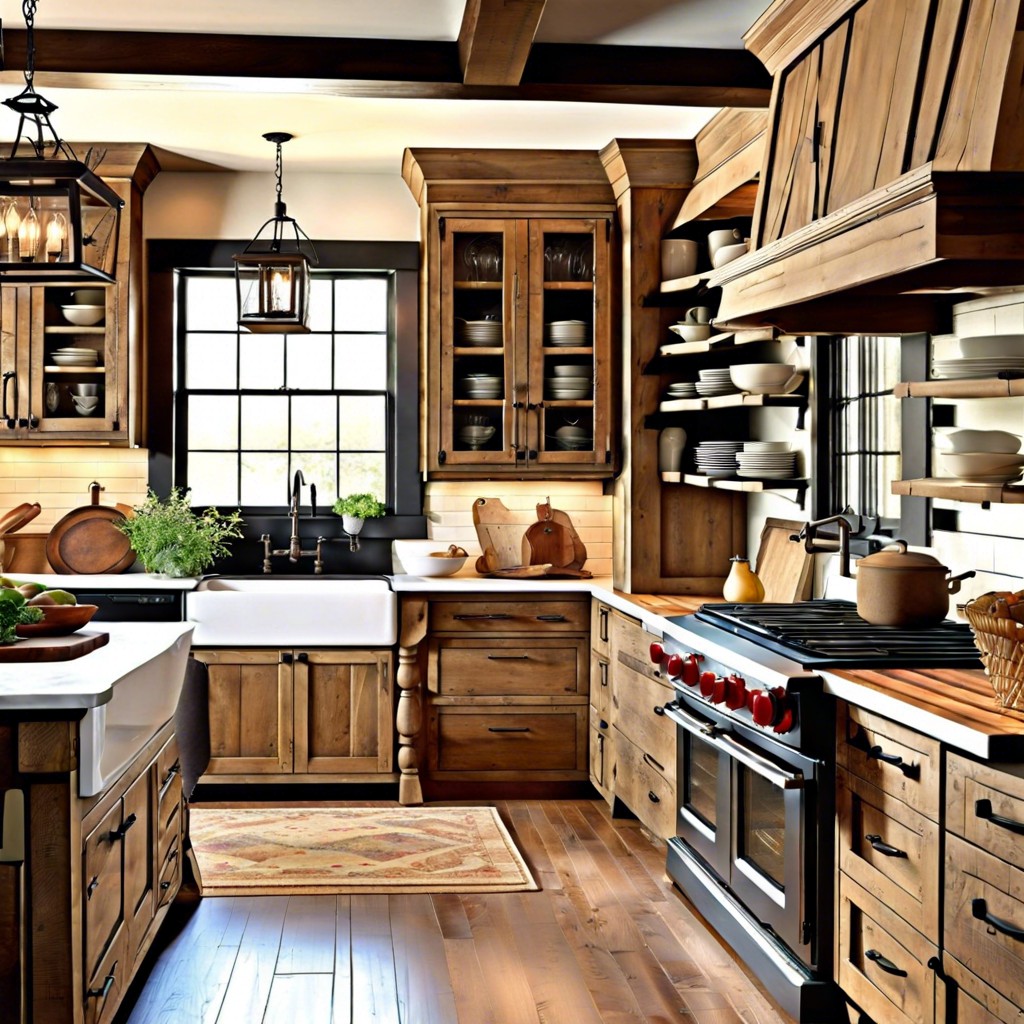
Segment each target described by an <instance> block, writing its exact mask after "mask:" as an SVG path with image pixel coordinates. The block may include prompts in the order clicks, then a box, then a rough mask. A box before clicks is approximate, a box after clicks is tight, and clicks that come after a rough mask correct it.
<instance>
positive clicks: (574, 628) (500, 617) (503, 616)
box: [430, 598, 590, 634]
mask: <svg viewBox="0 0 1024 1024" xmlns="http://www.w3.org/2000/svg"><path fill="white" fill-rule="evenodd" d="M430 628H431V630H432V631H433V632H435V633H504V632H508V633H515V632H519V633H522V632H527V633H534V634H535V633H538V632H539V633H547V632H549V631H550V632H561V633H588V632H589V629H590V601H589V599H588V598H578V599H573V598H560V599H556V600H542V599H536V600H534V599H527V600H525V601H509V600H508V599H507V598H505V599H496V598H481V599H479V600H472V599H470V598H460V599H459V600H458V601H445V600H432V601H431V602H430Z"/></svg>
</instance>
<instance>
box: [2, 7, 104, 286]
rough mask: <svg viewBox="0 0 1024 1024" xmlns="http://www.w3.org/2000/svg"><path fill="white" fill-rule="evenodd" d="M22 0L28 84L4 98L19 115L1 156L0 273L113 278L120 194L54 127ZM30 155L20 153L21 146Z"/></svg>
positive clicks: (30, 10) (93, 158) (91, 156)
mask: <svg viewBox="0 0 1024 1024" xmlns="http://www.w3.org/2000/svg"><path fill="white" fill-rule="evenodd" d="M37 4H38V0H23V3H22V5H21V9H22V13H23V14H24V16H25V28H26V57H25V88H24V89H23V90H22V91H21V92H20V93H18V95H17V96H12V97H11V98H10V99H6V100H4V101H3V104H4V106H6V107H9V108H10V109H11V110H13V111H14V112H15V113H16V114H18V116H19V121H18V132H17V134H16V135H15V137H14V142H13V144H12V145H11V150H10V153H9V155H8V157H7V158H6V159H0V211H2V212H0V215H2V217H3V221H2V224H0V275H2V276H4V277H6V278H11V279H14V280H16V281H18V282H26V283H33V282H45V281H49V280H53V279H54V278H55V277H60V278H61V279H62V280H67V281H72V282H73V281H76V280H83V279H84V280H90V281H95V280H100V281H107V282H113V281H114V279H115V274H116V271H117V242H118V233H119V229H120V225H121V208H122V207H123V206H124V201H123V200H122V199H121V197H120V196H119V195H118V194H117V193H116V192H115V191H114V190H113V189H112V188H111V187H110V186H109V185H107V183H106V182H104V181H103V180H102V179H101V178H99V177H97V175H96V174H95V173H93V168H95V167H96V165H97V164H99V162H100V161H101V160H102V159H103V156H104V154H103V153H95V152H94V151H93V150H92V149H90V150H89V152H88V153H87V154H86V156H85V160H84V161H80V160H79V159H78V157H77V156H75V152H74V150H73V149H72V148H71V147H70V146H69V145H68V144H67V143H66V142H64V141H63V140H62V139H61V138H60V137H59V136H58V135H57V132H56V129H55V128H54V127H53V123H52V122H51V120H50V115H51V114H52V113H53V112H54V111H55V110H56V109H57V106H56V104H55V103H51V102H50V101H49V100H48V99H46V98H45V97H43V96H40V95H39V93H37V92H36V90H35V87H34V85H33V77H34V75H35V33H34V24H35V10H36V6H37ZM22 143H25V144H26V145H27V146H29V147H31V150H32V154H33V155H32V156H19V153H18V149H19V146H20V145H21V144H22Z"/></svg>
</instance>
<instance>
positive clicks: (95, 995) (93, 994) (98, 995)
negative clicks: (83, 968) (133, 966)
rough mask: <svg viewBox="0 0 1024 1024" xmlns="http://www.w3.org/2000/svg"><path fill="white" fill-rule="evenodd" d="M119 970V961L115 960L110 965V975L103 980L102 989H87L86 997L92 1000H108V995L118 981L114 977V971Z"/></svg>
mask: <svg viewBox="0 0 1024 1024" xmlns="http://www.w3.org/2000/svg"><path fill="white" fill-rule="evenodd" d="M116 970H117V961H116V960H115V961H114V962H113V963H112V964H111V965H110V973H109V974H108V975H107V976H106V977H105V978H104V979H103V987H102V988H87V989H86V990H85V994H86V996H88V997H89V998H90V999H106V998H107V994H108V993H109V992H110V990H111V989H112V988H113V987H114V982H115V981H117V977H116V976H115V975H114V971H116Z"/></svg>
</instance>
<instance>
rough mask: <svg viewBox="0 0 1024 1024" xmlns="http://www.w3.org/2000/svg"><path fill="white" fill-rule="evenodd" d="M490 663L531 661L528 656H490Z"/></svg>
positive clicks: (488, 656)
mask: <svg viewBox="0 0 1024 1024" xmlns="http://www.w3.org/2000/svg"><path fill="white" fill-rule="evenodd" d="M487 660H488V661H529V660H530V656H529V655H528V654H488V655H487Z"/></svg>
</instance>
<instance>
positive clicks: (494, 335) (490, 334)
mask: <svg viewBox="0 0 1024 1024" xmlns="http://www.w3.org/2000/svg"><path fill="white" fill-rule="evenodd" d="M501 328H502V324H501V321H500V320H457V321H456V336H457V338H458V341H459V344H460V345H468V346H469V347H470V348H500V346H501Z"/></svg>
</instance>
